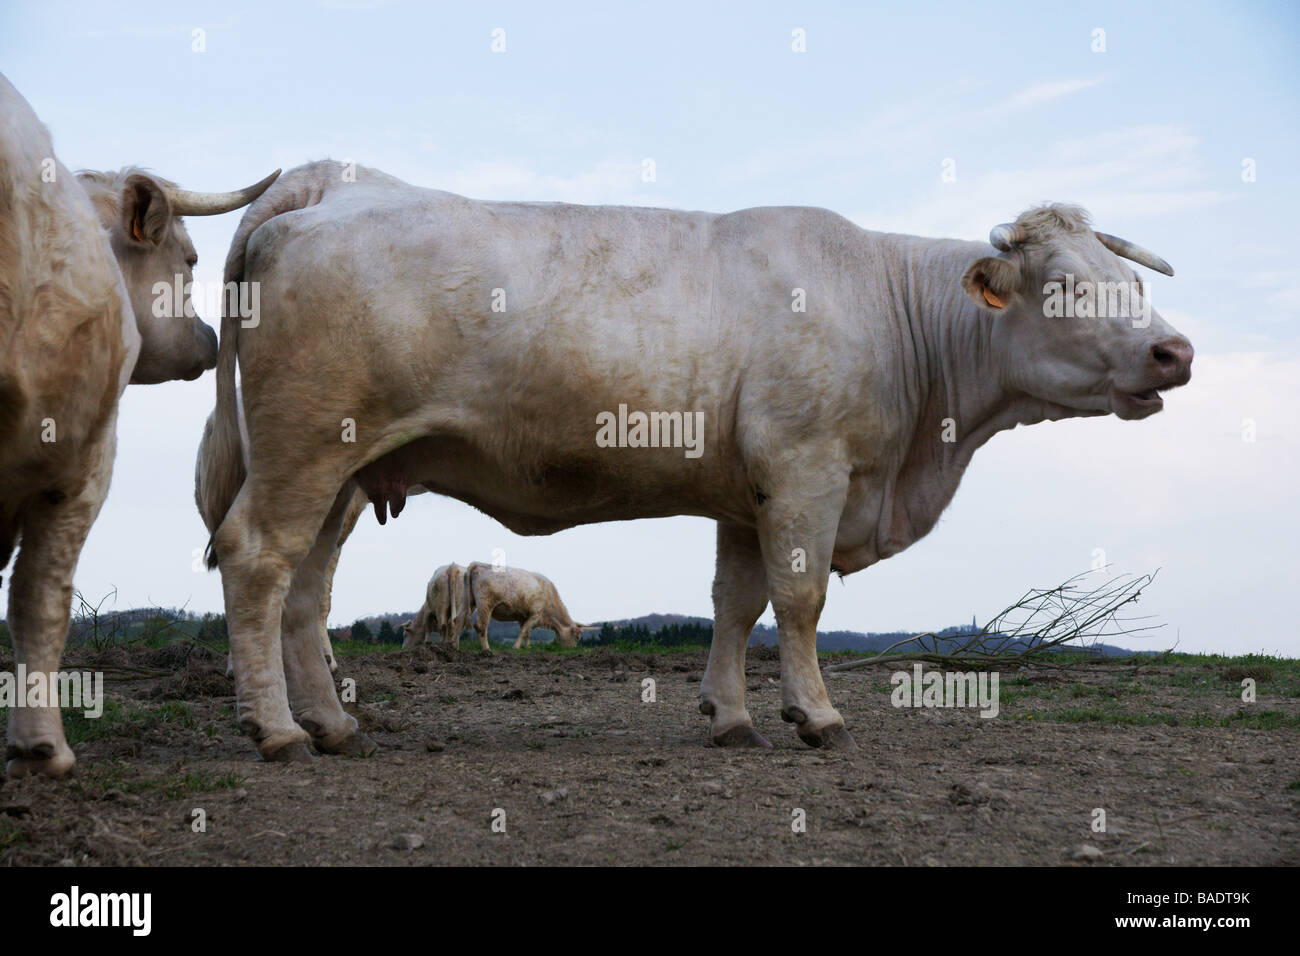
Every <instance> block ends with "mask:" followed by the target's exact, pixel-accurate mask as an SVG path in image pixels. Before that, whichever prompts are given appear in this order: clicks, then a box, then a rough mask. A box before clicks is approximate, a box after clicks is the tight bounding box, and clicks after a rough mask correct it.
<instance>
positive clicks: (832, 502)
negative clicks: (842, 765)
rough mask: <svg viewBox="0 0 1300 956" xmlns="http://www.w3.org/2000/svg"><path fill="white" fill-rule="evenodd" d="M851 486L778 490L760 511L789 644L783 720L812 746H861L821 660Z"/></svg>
mask: <svg viewBox="0 0 1300 956" xmlns="http://www.w3.org/2000/svg"><path fill="white" fill-rule="evenodd" d="M811 471H813V469H810V472H811ZM847 484H848V483H847V479H842V480H835V479H834V478H830V479H827V480H825V481H824V482H823V483H822V485H821V486H818V485H817V484H815V483H813V482H805V483H803V484H800V485H794V484H792V485H791V486H790V487H789V488H788V489H783V490H782V491H777V490H775V489H773V490H772V491H771V492H770V496H769V498H768V500H767V501H766V502H765V503H764V504H763V505H762V506H761V507H760V510H759V540H760V542H761V544H762V550H763V565H764V567H765V569H766V571H767V590H768V599H769V600H770V601H771V602H772V610H773V612H774V613H775V614H776V626H777V632H778V633H779V635H780V641H781V719H782V720H785V721H788V722H790V723H793V724H794V725H795V727H796V730H797V731H798V734H799V738H800V739H801V740H803V741H804V743H806V744H808V745H809V746H812V747H825V748H828V749H840V750H855V749H857V745H856V744H855V743H854V742H853V737H852V736H851V735H850V734H849V732H848V731H847V730H846V729H845V728H844V718H843V717H841V716H840V714H839V711H837V710H836V709H835V708H834V707H832V706H831V702H830V698H829V697H827V695H826V685H825V684H824V683H823V682H822V675H821V669H820V668H819V667H818V664H817V619H818V618H819V617H820V616H821V612H822V605H824V604H825V603H826V584H827V581H828V579H829V577H830V566H831V553H832V551H833V550H834V547H835V534H836V531H837V529H838V526H839V516H840V514H841V512H842V511H843V507H844V496H845V492H846V489H847Z"/></svg>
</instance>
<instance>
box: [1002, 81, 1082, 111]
mask: <svg viewBox="0 0 1300 956" xmlns="http://www.w3.org/2000/svg"><path fill="white" fill-rule="evenodd" d="M1101 82H1102V80H1101V78H1100V77H1097V78H1094V79H1074V80H1053V81H1051V82H1048V83H1037V84H1035V85H1033V86H1031V87H1029V88H1028V89H1024V90H1021V91H1020V92H1019V93H1016V94H1015V95H1014V96H1010V97H1008V98H1007V99H1005V100H1003V101H1002V102H1001V103H999V104H997V105H996V106H994V107H993V108H992V109H990V110H989V111H988V115H996V116H1005V115H1007V114H1010V113H1019V112H1022V111H1024V110H1028V109H1033V108H1034V107H1035V106H1041V105H1043V104H1044V103H1050V102H1052V101H1053V100H1059V99H1061V98H1062V97H1064V96H1069V95H1070V94H1072V93H1078V92H1079V91H1080V90H1086V89H1088V88H1089V87H1093V86H1097V85H1099V84H1100V83H1101Z"/></svg>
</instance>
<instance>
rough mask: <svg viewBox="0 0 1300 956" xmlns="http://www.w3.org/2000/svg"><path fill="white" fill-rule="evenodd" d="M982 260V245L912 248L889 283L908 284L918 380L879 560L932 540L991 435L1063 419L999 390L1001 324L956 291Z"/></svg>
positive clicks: (909, 336)
mask: <svg viewBox="0 0 1300 956" xmlns="http://www.w3.org/2000/svg"><path fill="white" fill-rule="evenodd" d="M988 254H989V250H988V248H987V247H986V246H982V245H981V244H979V243H947V242H945V243H937V244H934V245H930V244H927V243H922V242H916V243H915V244H913V245H911V246H910V247H909V248H908V249H907V250H906V252H905V259H906V262H905V267H904V268H901V269H897V270H895V271H894V273H893V274H894V275H895V276H897V277H898V279H897V280H896V281H905V282H906V288H899V289H896V290H895V296H896V301H899V302H902V303H905V308H904V309H903V317H902V320H903V321H905V322H906V323H907V328H906V329H905V330H904V331H905V333H906V335H905V341H910V342H911V347H912V348H913V349H914V356H915V359H914V360H915V363H916V364H915V365H912V366H910V367H913V368H915V369H916V370H917V377H916V379H915V380H914V381H913V382H912V383H910V384H911V386H912V387H911V388H909V389H908V397H907V399H906V400H905V402H904V405H905V407H906V408H907V409H908V411H909V413H910V414H909V418H910V420H911V422H912V428H911V442H910V444H909V446H908V448H907V450H906V452H905V455H904V458H903V461H902V464H901V466H900V468H899V470H898V472H897V473H896V475H895V477H894V481H893V483H892V493H891V494H890V496H889V497H890V499H891V500H890V501H888V502H887V503H886V507H887V508H888V511H889V514H888V521H887V522H886V524H885V526H884V527H882V528H881V529H880V535H879V539H878V540H879V542H880V549H879V550H880V557H888V556H889V555H890V554H894V553H896V552H897V551H901V550H902V549H903V548H905V547H907V546H908V545H910V544H912V543H913V542H915V541H916V540H918V539H920V538H921V537H922V536H923V535H925V534H926V533H927V532H929V530H930V529H931V528H932V527H933V526H934V523H935V522H936V521H937V520H938V519H939V515H940V514H941V513H942V512H943V509H944V508H946V507H947V505H948V503H949V502H950V501H951V500H952V497H953V495H954V494H955V493H956V491H957V485H958V484H959V483H960V481H961V477H962V474H963V473H964V472H965V470H966V466H967V465H968V464H970V460H971V457H972V456H973V455H974V454H975V451H976V450H977V449H978V448H979V447H980V446H981V445H983V444H984V443H985V442H987V441H988V440H989V439H990V438H992V437H993V436H994V435H995V434H997V433H998V432H1000V431H1005V430H1007V429H1009V428H1014V427H1015V426H1016V425H1029V424H1034V423H1036V422H1040V421H1043V420H1045V419H1046V418H1049V417H1060V415H1059V414H1053V413H1052V411H1051V409H1050V408H1049V406H1046V405H1045V404H1044V403H1042V402H1040V401H1038V400H1036V399H1033V398H1031V397H1029V396H1027V395H1024V394H1023V393H1019V392H1016V391H1013V390H1011V389H1009V388H1007V387H1006V386H1005V385H1004V384H1003V383H1004V382H1005V381H1006V380H1007V376H1006V375H1004V371H1005V368H1004V357H1003V356H1001V355H999V354H997V352H996V350H995V348H994V344H993V336H992V334H991V333H992V330H993V323H995V322H997V321H998V319H997V316H996V315H993V314H991V313H989V312H986V311H984V310H982V309H979V308H977V307H976V305H975V304H974V303H973V302H972V301H971V300H970V299H969V298H968V297H967V296H966V294H965V292H963V291H962V288H961V277H962V274H963V273H964V272H965V270H966V268H967V267H968V266H969V265H970V263H972V262H974V261H975V260H976V259H977V258H979V257H980V256H982V255H988Z"/></svg>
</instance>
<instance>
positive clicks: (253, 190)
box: [167, 169, 280, 216]
mask: <svg viewBox="0 0 1300 956" xmlns="http://www.w3.org/2000/svg"><path fill="white" fill-rule="evenodd" d="M279 175H280V170H278V169H277V170H276V171H275V172H273V173H272V174H271V175H270V176H267V177H266V178H265V179H263V180H262V181H261V182H260V183H254V184H253V185H251V186H245V187H244V188H243V189H236V190H235V191H234V192H232V193H196V192H192V191H191V190H189V189H177V188H176V187H175V186H171V187H168V189H167V198H168V199H169V200H171V204H172V213H173V214H175V215H177V216H217V215H220V214H221V213H223V212H230V211H231V210H232V209H238V208H239V207H240V206H247V205H248V204H249V203H250V202H252V201H253V200H254V199H256V198H257V197H258V196H260V195H262V193H264V192H266V190H267V188H268V187H269V186H270V185H271V183H273V182H275V177H277V176H279Z"/></svg>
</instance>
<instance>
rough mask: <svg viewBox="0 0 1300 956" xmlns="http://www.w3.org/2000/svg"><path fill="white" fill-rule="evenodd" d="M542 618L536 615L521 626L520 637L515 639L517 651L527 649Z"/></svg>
mask: <svg viewBox="0 0 1300 956" xmlns="http://www.w3.org/2000/svg"><path fill="white" fill-rule="evenodd" d="M541 619H542V616H541V615H540V614H535V615H533V616H532V617H530V618H528V619H527V620H526V621H524V622H523V623H522V624H520V625H519V636H518V637H516V638H515V650H519V648H521V647H527V646H528V643H529V641H530V640H531V638H532V634H533V628H535V627H536V626H537V625H538V624H539V623H540V622H541Z"/></svg>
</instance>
